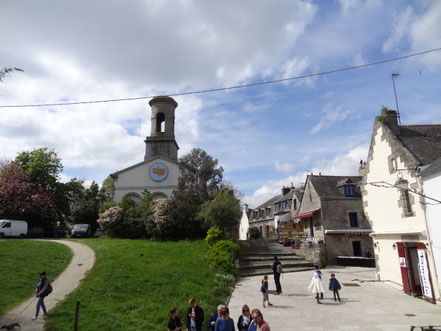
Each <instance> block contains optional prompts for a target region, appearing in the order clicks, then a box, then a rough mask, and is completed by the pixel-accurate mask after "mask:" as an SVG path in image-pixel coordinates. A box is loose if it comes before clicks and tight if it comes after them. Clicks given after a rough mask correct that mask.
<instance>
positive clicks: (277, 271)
mask: <svg viewBox="0 0 441 331" xmlns="http://www.w3.org/2000/svg"><path fill="white" fill-rule="evenodd" d="M272 269H273V273H274V282H275V283H276V294H280V293H282V286H281V285H280V274H281V273H282V271H283V267H282V263H281V262H280V261H279V258H278V257H277V256H274V262H273V268H272Z"/></svg>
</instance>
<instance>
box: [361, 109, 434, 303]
mask: <svg viewBox="0 0 441 331" xmlns="http://www.w3.org/2000/svg"><path fill="white" fill-rule="evenodd" d="M440 157H441V125H399V124H398V120H397V113H396V112H395V111H393V110H389V111H387V112H385V113H384V114H383V115H382V116H380V117H379V118H377V119H376V120H375V123H374V128H373V132H372V139H371V144H370V148H369V156H368V161H367V165H366V168H365V174H364V177H363V182H364V185H363V191H362V193H363V204H364V213H365V215H366V217H367V219H368V220H369V222H370V224H371V225H372V230H373V233H372V234H371V236H372V237H373V239H374V246H375V260H376V268H377V270H376V277H377V279H379V280H390V281H392V282H393V283H395V284H399V288H400V289H403V290H404V292H405V293H407V294H409V295H417V296H424V297H425V298H426V299H427V300H429V301H432V302H435V301H434V299H438V300H440V299H441V294H440V279H439V278H438V275H437V273H436V265H435V262H434V251H436V247H434V244H435V245H437V244H439V242H438V243H437V240H438V239H437V238H439V235H438V234H435V233H434V234H433V235H434V239H435V242H433V241H431V240H430V229H431V227H429V226H428V224H427V219H426V213H427V212H429V214H431V212H430V211H429V210H430V209H427V205H426V204H427V203H433V201H430V200H426V199H424V197H422V196H421V194H423V193H424V191H423V189H426V190H428V191H429V192H434V193H431V194H436V192H440V191H439V189H438V190H437V189H436V188H435V190H434V191H432V190H431V187H430V181H431V179H434V178H432V177H431V176H430V174H429V173H425V172H424V169H429V168H430V165H431V164H433V165H434V167H436V164H437V159H439V158H440ZM427 166H429V167H427ZM429 172H430V170H429ZM433 183H434V182H432V184H433ZM438 199H439V200H441V199H440V197H438ZM431 215H433V214H431ZM439 220H440V219H439V218H438V219H437V220H436V221H437V223H439ZM437 228H438V229H439V227H437ZM438 272H439V271H438ZM393 283H392V284H393Z"/></svg>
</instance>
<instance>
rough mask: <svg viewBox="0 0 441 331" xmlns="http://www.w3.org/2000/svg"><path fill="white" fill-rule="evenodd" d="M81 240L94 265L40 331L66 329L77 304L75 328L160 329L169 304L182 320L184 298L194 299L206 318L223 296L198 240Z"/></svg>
mask: <svg viewBox="0 0 441 331" xmlns="http://www.w3.org/2000/svg"><path fill="white" fill-rule="evenodd" d="M81 242H84V243H86V244H88V245H90V246H91V247H92V248H93V249H94V250H95V254H96V263H95V266H94V268H93V269H92V270H91V271H90V272H89V274H88V275H87V276H86V278H85V279H84V281H83V282H82V284H81V286H80V287H79V288H78V289H77V290H75V291H74V292H73V293H71V294H70V295H69V296H68V298H67V299H66V300H65V301H63V302H62V303H60V304H59V305H58V306H57V307H56V308H55V309H54V310H51V314H50V316H49V317H48V318H47V319H46V330H49V331H53V330H57V331H58V330H59V331H62V330H69V331H70V330H72V329H73V321H74V315H75V302H76V301H77V300H78V301H80V302H81V308H80V325H79V329H80V330H166V329H167V322H168V319H169V310H170V308H171V307H172V306H177V307H178V308H179V310H180V317H181V320H184V319H185V315H186V311H187V307H188V303H187V302H188V299H189V298H190V297H192V296H194V297H195V298H196V299H197V300H198V305H200V306H201V307H202V308H203V309H204V312H205V316H206V319H207V318H209V316H210V315H211V314H212V313H213V312H215V310H216V306H217V305H218V304H220V303H222V302H224V301H225V299H226V297H227V296H228V293H229V289H228V286H227V285H226V281H225V280H223V279H219V278H218V279H215V274H214V273H213V272H212V271H210V270H209V268H208V264H207V261H206V255H207V252H208V247H207V245H206V243H205V242H204V241H203V240H196V241H181V242H155V241H149V240H126V239H108V238H99V239H86V240H81ZM184 330H185V328H184Z"/></svg>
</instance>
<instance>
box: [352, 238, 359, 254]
mask: <svg viewBox="0 0 441 331" xmlns="http://www.w3.org/2000/svg"><path fill="white" fill-rule="evenodd" d="M352 248H353V250H354V256H361V241H353V242H352Z"/></svg>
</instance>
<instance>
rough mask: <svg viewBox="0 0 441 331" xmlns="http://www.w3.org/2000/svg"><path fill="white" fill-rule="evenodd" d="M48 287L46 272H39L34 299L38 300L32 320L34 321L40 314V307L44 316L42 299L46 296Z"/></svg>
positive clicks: (44, 310) (44, 308) (44, 307)
mask: <svg viewBox="0 0 441 331" xmlns="http://www.w3.org/2000/svg"><path fill="white" fill-rule="evenodd" d="M48 286H49V281H48V280H47V278H46V272H44V271H43V272H40V280H39V281H38V284H37V291H36V292H37V293H36V297H37V298H38V301H37V311H36V312H35V317H34V318H33V320H36V319H37V318H38V314H40V307H41V308H43V314H44V315H46V314H47V311H46V306H45V305H44V298H45V297H46V296H47V293H46V290H47V288H48Z"/></svg>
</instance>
